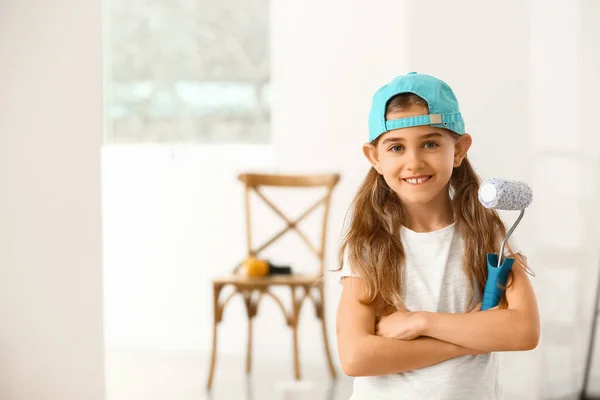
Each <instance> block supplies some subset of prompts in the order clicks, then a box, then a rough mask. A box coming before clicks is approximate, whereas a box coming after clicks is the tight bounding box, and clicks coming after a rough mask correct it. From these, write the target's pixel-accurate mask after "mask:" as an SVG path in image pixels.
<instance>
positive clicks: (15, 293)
mask: <svg viewBox="0 0 600 400" xmlns="http://www.w3.org/2000/svg"><path fill="white" fill-rule="evenodd" d="M100 38H101V35H100V3H99V1H94V0H77V1H67V0H62V1H61V0H51V1H46V2H43V3H42V2H36V1H23V0H21V1H16V0H14V1H13V0H3V1H2V2H1V3H0V88H1V89H0V184H1V185H2V192H1V193H2V194H1V195H0V221H2V223H1V224H0V326H1V328H0V398H2V399H3V400H21V399H22V400H31V399H44V400H81V399H89V400H94V399H97V400H100V399H103V398H104V361H103V355H104V353H103V335H102V280H101V279H102V275H101V216H100V145H101V138H102V114H101V110H102V108H101V100H102V91H101V64H102V63H101V60H102V59H101V41H100Z"/></svg>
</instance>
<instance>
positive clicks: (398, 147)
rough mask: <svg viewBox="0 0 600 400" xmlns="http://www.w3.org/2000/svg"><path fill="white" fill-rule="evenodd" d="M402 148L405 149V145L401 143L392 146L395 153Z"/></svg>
mask: <svg viewBox="0 0 600 400" xmlns="http://www.w3.org/2000/svg"><path fill="white" fill-rule="evenodd" d="M402 149H404V147H403V146H402V145H400V144H395V145H393V146H392V147H390V151H391V152H394V153H397V152H399V151H402Z"/></svg>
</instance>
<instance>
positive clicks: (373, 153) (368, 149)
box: [363, 143, 381, 173]
mask: <svg viewBox="0 0 600 400" xmlns="http://www.w3.org/2000/svg"><path fill="white" fill-rule="evenodd" d="M363 154H364V155H365V157H367V160H369V162H370V163H371V165H372V166H373V168H375V169H376V170H377V171H378V172H379V173H381V167H380V166H379V156H378V154H377V148H376V147H375V146H374V145H372V144H371V143H365V144H364V145H363Z"/></svg>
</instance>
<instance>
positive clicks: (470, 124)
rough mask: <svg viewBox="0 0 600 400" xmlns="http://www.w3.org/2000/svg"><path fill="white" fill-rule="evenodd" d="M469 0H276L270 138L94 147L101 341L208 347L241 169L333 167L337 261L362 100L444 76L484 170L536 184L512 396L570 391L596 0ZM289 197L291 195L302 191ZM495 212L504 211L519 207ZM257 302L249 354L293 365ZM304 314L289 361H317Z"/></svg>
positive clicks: (586, 270) (524, 236) (332, 240)
mask: <svg viewBox="0 0 600 400" xmlns="http://www.w3.org/2000/svg"><path fill="white" fill-rule="evenodd" d="M480 3H481V2H477V1H465V0H462V1H453V2H447V1H443V0H427V1H425V0H422V1H419V2H407V1H392V0H389V1H382V2H378V3H377V6H376V7H375V6H374V5H373V3H368V2H358V1H354V2H346V3H345V6H344V7H340V5H339V3H337V2H324V1H320V0H306V1H302V2H297V1H287V0H281V1H276V2H272V3H271V4H272V10H271V11H272V13H271V20H272V28H271V32H272V46H271V51H272V63H273V64H272V65H273V82H274V85H273V88H274V93H273V103H274V106H273V144H272V146H267V147H262V148H258V147H257V148H244V147H239V148H237V147H234V148H231V147H227V148H220V147H218V146H216V147H211V148H209V149H202V148H188V149H183V148H174V149H173V150H169V149H166V150H165V149H152V150H149V149H144V150H143V152H141V153H139V152H138V153H137V155H134V154H135V153H134V152H135V151H137V150H135V149H133V148H116V147H113V148H106V149H105V152H104V157H105V158H104V168H105V172H106V175H105V180H104V184H105V194H104V196H105V197H104V199H105V214H106V217H105V218H106V227H107V229H106V247H105V254H106V259H107V268H106V271H105V274H106V278H107V290H108V293H109V296H108V297H107V308H108V310H109V312H108V313H107V318H108V319H107V341H108V344H109V345H111V346H134V345H138V346H146V347H153V348H177V349H199V350H203V351H207V350H208V349H209V348H210V337H211V332H210V329H208V328H209V326H210V325H209V324H210V318H211V311H210V293H209V288H210V286H209V278H210V277H211V276H214V275H219V274H221V273H226V272H227V271H228V270H229V269H230V266H231V264H233V263H234V262H235V261H237V260H238V255H239V254H243V251H244V243H243V241H244V235H243V221H242V219H241V218H242V213H241V211H242V209H241V206H242V203H241V191H240V186H239V184H238V183H237V182H236V181H235V174H236V173H237V172H238V171H239V170H241V169H244V168H258V169H261V170H275V171H285V172H307V171H311V172H313V171H339V172H341V173H342V175H343V178H342V181H341V183H340V184H339V187H338V188H337V189H336V192H335V194H334V203H333V210H332V213H331V219H330V224H331V228H330V231H329V241H328V249H327V250H328V255H327V259H328V261H329V266H330V268H333V267H334V266H335V265H336V254H335V249H336V246H337V243H338V239H339V236H340V231H341V227H342V223H343V219H344V215H345V213H346V210H347V208H348V206H349V203H350V201H351V198H352V196H353V193H354V191H355V190H356V188H357V186H358V184H359V183H360V181H361V180H362V178H363V176H364V174H365V173H366V171H367V168H368V164H367V162H366V160H364V159H363V156H362V153H361V149H360V147H361V144H362V143H363V142H364V141H365V140H366V137H367V131H366V129H367V123H366V121H367V113H368V107H369V102H370V98H371V95H372V93H373V91H374V90H375V89H376V88H378V87H379V86H380V85H381V84H382V83H383V82H385V81H387V80H390V79H392V78H393V77H394V76H396V75H398V74H401V73H404V72H407V71H419V72H426V73H431V74H434V75H438V76H440V77H443V78H444V79H445V80H447V81H448V82H449V83H450V84H451V85H452V86H453V87H454V88H455V90H456V92H457V94H458V96H459V100H460V101H461V105H462V109H463V110H462V111H463V113H464V115H465V117H466V119H467V129H468V130H469V131H470V132H471V134H472V135H473V138H474V145H473V148H472V151H471V154H470V157H471V158H472V160H473V162H474V164H475V166H476V167H477V169H478V170H479V172H480V173H481V174H482V175H483V176H484V177H489V176H500V177H504V178H509V179H520V180H524V181H526V182H529V183H531V184H532V185H533V187H534V190H535V191H536V200H535V203H534V206H533V207H532V210H531V211H530V212H529V213H527V214H526V217H525V219H524V220H523V222H522V223H521V225H520V226H519V228H518V230H517V231H516V233H515V238H516V240H517V241H518V243H519V245H520V247H521V248H522V249H523V250H524V251H526V252H527V253H528V255H529V258H530V261H531V263H532V266H533V268H534V269H535V271H536V273H537V276H536V278H533V280H532V281H533V283H534V286H535V287H536V290H537V292H538V296H539V301H540V308H541V311H542V319H543V328H544V330H543V332H542V343H541V344H540V347H539V348H538V349H537V350H535V351H533V352H529V353H510V354H504V355H503V357H502V359H503V370H502V376H501V378H502V381H503V383H504V386H505V390H506V392H507V398H515V399H521V398H532V399H533V398H553V397H557V396H562V395H567V394H572V393H575V392H576V391H577V390H578V388H579V385H580V381H581V377H582V375H581V374H582V370H581V368H582V365H583V356H584V352H585V343H586V342H587V334H588V332H589V331H588V327H589V320H590V316H591V308H592V306H591V299H592V295H593V290H594V289H595V287H594V285H595V281H596V280H595V279H593V280H590V279H588V277H590V276H594V277H595V276H596V275H595V274H596V273H597V270H598V266H597V265H598V263H597V261H598V254H600V237H599V235H598V231H597V229H596V228H595V226H596V225H597V223H594V221H597V220H598V217H599V216H598V213H597V212H596V211H595V208H594V207H593V204H596V203H597V199H598V193H597V189H596V188H597V185H595V182H596V179H597V178H596V177H597V176H598V155H599V153H598V152H597V148H598V146H597V143H598V140H597V139H595V138H594V132H595V129H594V128H595V124H594V122H593V120H592V119H591V117H590V116H592V115H594V113H595V110H597V107H594V106H593V104H596V103H595V99H594V93H597V92H598V89H596V88H597V85H598V79H597V77H596V75H597V71H598V65H599V63H598V54H597V51H596V50H595V49H597V48H598V46H597V40H598V39H595V38H596V37H600V34H598V33H599V32H597V31H598V27H597V26H596V25H595V24H594V22H593V21H596V20H597V19H595V18H594V17H593V16H594V15H597V12H598V5H597V3H594V1H593V0H588V1H579V2H577V1H573V2H563V1H552V2H547V1H541V0H539V1H538V0H532V1H530V2H522V1H517V0H514V1H505V2H502V3H498V4H493V5H492V4H490V3H489V2H486V3H485V4H480ZM591 11H593V12H591ZM584 50H586V51H584ZM565 77H569V78H566V79H565ZM558 82H559V83H558ZM594 85H595V86H594ZM557 91H558V93H559V94H560V97H559V98H558V99H557V98H555V97H553V96H554V95H555V93H556V92H557ZM577 119H579V120H578V121H577ZM555 121H556V122H555ZM509 156H510V157H511V159H510V160H508V157H509ZM230 162H235V163H234V164H233V165H229V163H230ZM582 176H583V177H585V179H586V180H583V179H584V178H579V177H582ZM588 177H589V178H588ZM588 179H589V180H588ZM293 203H296V204H293ZM290 205H298V207H299V208H302V205H301V204H300V201H297V202H292V204H290ZM165 210H166V211H165ZM264 215H265V214H263V216H264ZM503 216H504V217H505V218H506V219H507V221H508V222H512V221H513V220H514V218H515V217H516V215H514V214H511V213H506V214H503ZM549 222H551V224H550V225H549V224H548V223H549ZM305 259H307V258H304V257H302V258H300V260H301V261H302V260H305ZM124 276H125V277H126V279H123V277H124ZM332 278H333V277H332ZM580 288H581V290H580ZM327 290H328V299H327V301H328V304H329V308H328V310H327V317H328V321H329V327H330V344H331V345H332V347H333V349H334V350H335V332H334V329H333V326H334V317H335V306H336V305H337V299H338V297H339V293H340V288H339V286H338V284H337V282H336V281H335V279H334V278H333V279H329V280H328V281H327ZM557 294H558V296H557ZM557 298H560V299H563V300H564V301H560V302H557V301H555V299H557ZM261 307H262V308H261V310H260V311H259V316H258V319H257V322H256V325H255V326H256V331H255V340H256V342H255V351H256V352H257V354H258V353H259V352H260V353H261V354H266V355H268V356H271V357H277V358H281V359H284V360H290V361H289V368H290V376H291V374H292V368H291V365H292V364H291V357H290V356H291V353H290V349H291V348H290V344H291V335H290V333H289V330H288V329H287V328H286V327H285V326H284V324H283V321H282V318H281V316H280V315H279V314H278V310H277V309H276V308H275V307H274V306H273V305H272V304H270V302H268V301H265V302H264V303H263V304H262V305H261ZM240 321H244V314H243V310H242V306H241V302H240V303H238V304H235V305H234V306H233V307H232V308H231V309H230V310H229V312H228V313H226V314H225V321H224V322H223V324H222V325H221V332H220V334H221V341H220V351H221V353H235V354H243V352H244V348H245V325H244V324H242V323H240ZM301 324H302V325H301V326H302V328H301V329H302V335H301V349H302V351H301V355H302V358H303V359H311V360H314V361H319V362H323V361H324V360H323V353H322V346H321V344H320V341H319V340H317V338H318V335H319V331H318V325H317V324H316V319H315V318H314V316H313V314H312V312H311V310H310V309H308V308H307V309H304V310H303V315H302V322H301ZM576 339H582V340H583V342H578V343H582V344H577V345H576V344H575V343H576V342H575V340H576ZM599 353H600V352H599ZM206 362H208V359H206ZM598 362H600V360H597V363H596V365H600V364H599V363H598ZM284 365H285V364H284ZM322 365H323V373H324V374H325V373H326V369H325V364H324V362H323V364H322ZM565 365H567V366H568V367H567V368H564V366H565ZM240 368H243V366H242V365H240ZM598 373H599V372H598V368H596V370H595V375H594V376H593V377H595V379H596V380H600V376H599V375H598ZM218 374H219V372H217V379H218ZM599 390H600V388H597V389H596V391H599Z"/></svg>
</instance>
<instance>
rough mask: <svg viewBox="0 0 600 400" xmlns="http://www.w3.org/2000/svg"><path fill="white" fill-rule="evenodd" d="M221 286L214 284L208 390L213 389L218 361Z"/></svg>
mask: <svg viewBox="0 0 600 400" xmlns="http://www.w3.org/2000/svg"><path fill="white" fill-rule="evenodd" d="M221 288H222V287H221V286H220V285H215V284H213V341H212V351H211V357H210V372H209V374H208V381H207V383H206V390H210V389H211V388H212V383H213V378H214V374H215V364H216V361H217V332H218V325H219V322H220V319H221V318H220V315H219V314H220V310H219V294H220V292H221Z"/></svg>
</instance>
